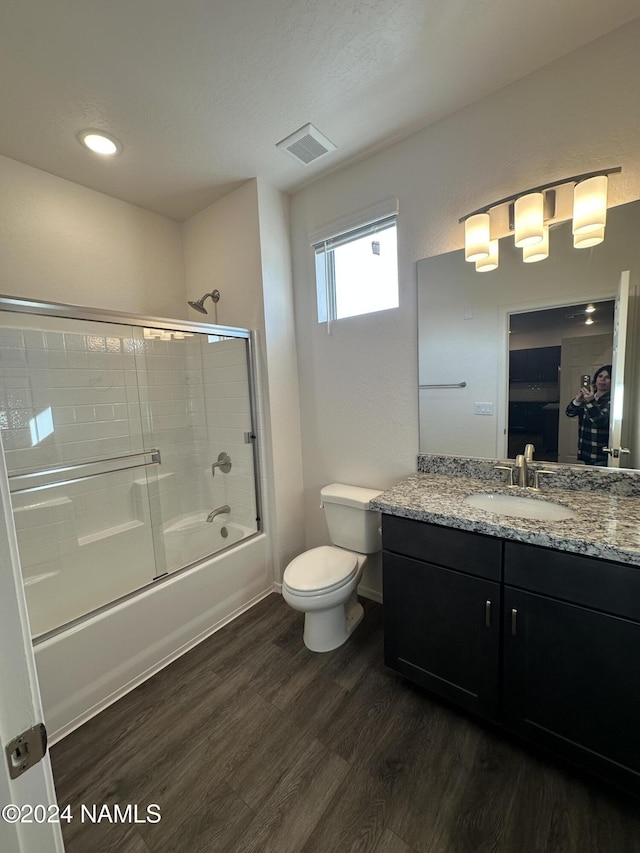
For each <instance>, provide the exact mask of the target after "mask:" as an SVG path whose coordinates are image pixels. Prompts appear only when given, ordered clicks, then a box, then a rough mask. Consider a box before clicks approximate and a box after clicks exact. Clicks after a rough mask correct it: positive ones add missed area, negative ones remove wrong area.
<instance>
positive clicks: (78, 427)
mask: <svg viewBox="0 0 640 853" xmlns="http://www.w3.org/2000/svg"><path fill="white" fill-rule="evenodd" d="M139 338H140V339H141V338H142V334H141V331H140V330H137V329H132V328H130V327H128V326H124V325H117V324H112V323H95V322H88V321H78V320H72V319H65V318H59V317H46V316H25V315H16V314H11V313H8V312H2V313H0V427H1V428H2V439H3V446H4V452H5V457H6V460H7V468H8V472H9V478H10V486H11V492H12V503H13V509H14V519H15V524H16V529H17V533H18V544H19V552H20V561H21V566H22V573H23V578H24V583H25V589H26V594H27V604H28V609H29V617H30V621H31V627H32V633H33V635H34V636H39V635H42V634H44V633H47V632H49V631H51V630H53V629H55V628H58V627H59V626H61V625H63V624H66V623H68V622H70V621H72V620H74V619H76V618H78V617H80V616H82V615H85V614H86V613H89V612H91V611H94V610H96V609H97V608H100V607H102V606H104V605H106V604H109V603H110V602H111V601H113V600H115V599H117V598H120V597H122V596H123V595H126V594H127V593H129V592H132V591H133V590H136V589H139V588H140V587H141V586H144V585H145V584H148V583H150V582H151V581H152V580H153V578H154V576H155V574H156V569H155V554H154V547H153V538H152V533H151V511H150V506H149V500H148V494H147V482H146V471H147V470H151V469H154V468H157V467H159V464H160V462H161V457H160V456H159V455H158V454H154V453H153V452H150V449H149V448H147V447H145V445H144V443H143V430H142V417H141V411H140V401H139V395H138V380H137V375H136V371H135V367H136V365H135V350H136V347H139V346H140V342H139V340H138V339H139ZM151 450H153V448H152V449H151Z"/></svg>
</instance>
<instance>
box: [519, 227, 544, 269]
mask: <svg viewBox="0 0 640 853" xmlns="http://www.w3.org/2000/svg"><path fill="white" fill-rule="evenodd" d="M548 257H549V226H548V225H545V226H544V227H543V233H542V240H540V242H539V243H530V244H529V245H528V246H523V248H522V260H523V261H524V262H525V264H535V263H536V262H537V261H544V260H545V258H548Z"/></svg>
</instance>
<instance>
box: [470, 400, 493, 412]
mask: <svg viewBox="0 0 640 853" xmlns="http://www.w3.org/2000/svg"><path fill="white" fill-rule="evenodd" d="M473 413H474V414H475V415H492V414H493V403H476V404H475V406H474V410H473Z"/></svg>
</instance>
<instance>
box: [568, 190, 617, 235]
mask: <svg viewBox="0 0 640 853" xmlns="http://www.w3.org/2000/svg"><path fill="white" fill-rule="evenodd" d="M607 184H608V179H607V176H606V175H596V176H595V177H593V178H587V180H586V181H580V183H579V184H576V185H575V187H574V189H573V233H574V234H590V233H591V232H592V231H599V230H600V229H601V228H604V226H605V225H606V224H607ZM598 242H600V241H598Z"/></svg>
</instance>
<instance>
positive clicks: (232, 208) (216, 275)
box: [182, 180, 264, 329]
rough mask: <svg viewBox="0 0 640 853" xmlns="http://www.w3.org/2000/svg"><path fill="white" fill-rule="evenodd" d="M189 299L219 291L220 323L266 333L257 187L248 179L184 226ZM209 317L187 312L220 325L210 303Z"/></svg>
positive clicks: (190, 311)
mask: <svg viewBox="0 0 640 853" xmlns="http://www.w3.org/2000/svg"><path fill="white" fill-rule="evenodd" d="M182 237H183V245H184V272H185V287H186V298H187V299H192V300H193V299H199V298H200V297H201V296H202V295H203V293H210V292H211V291H212V290H214V289H217V290H219V291H220V301H219V302H218V306H217V307H218V312H217V316H218V323H220V324H221V325H223V326H239V327H242V328H245V329H263V328H264V319H263V306H262V270H261V267H260V230H259V224H258V189H257V182H256V181H255V180H251V181H247V182H246V184H243V185H242V186H241V187H240V188H239V189H237V190H235V192H232V193H229V195H227V196H225V197H224V198H222V199H220V201H217V202H216V203H215V204H212V205H210V206H209V207H207V208H205V209H204V210H202V211H201V212H200V213H197V214H196V215H195V216H192V217H191V218H190V219H187V220H186V221H185V222H183V223H182ZM205 308H206V309H207V311H208V312H209V316H208V317H205V316H203V315H202V314H199V313H198V312H197V311H194V310H193V309H192V308H188V309H187V310H188V317H189V319H190V320H195V321H197V322H203V323H207V322H208V323H215V308H214V304H213V302H212V301H211V300H210V299H208V300H207V302H206V305H205Z"/></svg>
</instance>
